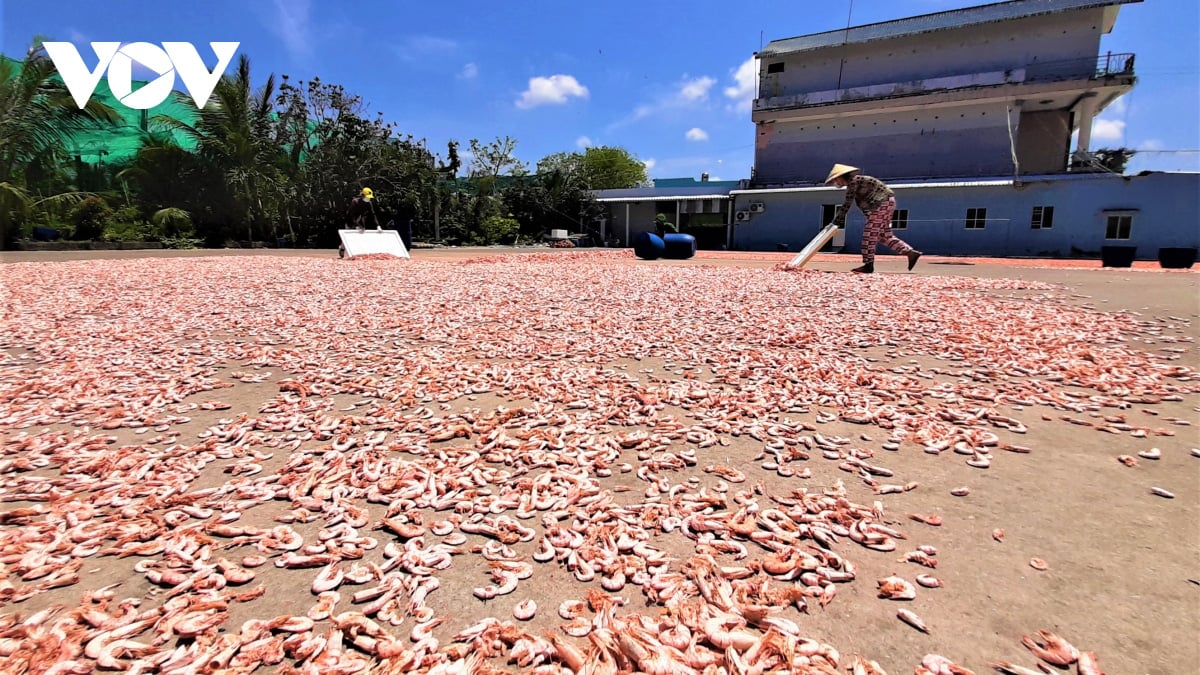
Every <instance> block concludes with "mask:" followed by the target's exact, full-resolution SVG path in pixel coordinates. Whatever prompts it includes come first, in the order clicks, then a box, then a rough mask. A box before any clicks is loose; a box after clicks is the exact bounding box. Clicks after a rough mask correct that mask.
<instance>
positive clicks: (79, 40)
mask: <svg viewBox="0 0 1200 675" xmlns="http://www.w3.org/2000/svg"><path fill="white" fill-rule="evenodd" d="M67 30H69V31H70V33H69V35H68V36H67V39H68V40H70V41H71V42H74V43H75V44H77V45H86V44H88V43H89V42H91V40H89V39H88V36H86V35H84V34H83V33H81V32H79V31H78V30H77V29H75V28H68V29H67Z"/></svg>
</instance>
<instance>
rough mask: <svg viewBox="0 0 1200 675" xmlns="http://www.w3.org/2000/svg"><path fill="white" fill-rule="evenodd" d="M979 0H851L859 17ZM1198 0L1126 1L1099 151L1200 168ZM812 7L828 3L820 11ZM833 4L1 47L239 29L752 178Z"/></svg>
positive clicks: (252, 49)
mask: <svg viewBox="0 0 1200 675" xmlns="http://www.w3.org/2000/svg"><path fill="white" fill-rule="evenodd" d="M978 4H984V3H982V2H979V1H961V0H857V1H856V2H854V3H853V12H852V14H851V16H850V19H851V23H853V24H854V25H860V24H864V23H873V22H877V21H887V20H891V19H897V18H902V17H906V16H912V15H917V14H925V13H930V12H937V11H943V10H948V9H958V8H962V7H969V6H973V5H978ZM1198 6H1200V3H1197V2H1196V0H1148V1H1147V2H1144V3H1140V4H1133V5H1126V6H1124V7H1122V9H1121V11H1120V15H1119V18H1118V20H1117V23H1116V27H1115V29H1114V31H1113V33H1112V34H1110V35H1107V36H1105V37H1104V38H1103V41H1102V43H1101V50H1102V51H1111V52H1113V53H1121V52H1135V53H1136V54H1137V66H1136V71H1137V74H1138V76H1139V78H1140V80H1139V83H1138V85H1137V86H1136V87H1135V88H1134V90H1133V91H1132V92H1131V93H1130V94H1129V95H1127V96H1126V97H1124V98H1123V99H1121V100H1119V101H1118V102H1117V104H1116V105H1114V106H1112V107H1110V108H1109V109H1108V110H1106V111H1105V112H1104V113H1103V114H1102V115H1101V116H1100V117H1099V118H1098V120H1097V123H1096V125H1095V127H1094V128H1093V145H1092V147H1093V148H1100V147H1116V146H1121V145H1125V146H1129V147H1134V148H1138V149H1140V150H1144V151H1145V152H1144V153H1142V154H1140V155H1139V156H1137V157H1135V158H1134V160H1133V162H1132V164H1131V165H1130V169H1131V170H1135V171H1136V170H1142V169H1159V170H1191V171H1200V154H1197V153H1196V152H1191V153H1179V152H1173V151H1179V150H1191V151H1196V150H1198V149H1200V46H1198V45H1200V9H1198ZM818 8H821V9H825V10H826V11H824V12H821V11H818ZM849 10H850V2H849V0H835V1H833V2H825V3H815V2H794V1H793V2H783V1H778V0H777V1H775V2H765V1H759V0H740V1H739V2H728V1H720V2H716V1H708V0H695V1H691V2H673V1H672V2H668V1H661V2H655V1H654V0H641V1H639V2H627V1H624V0H606V1H604V2H593V3H572V2H562V1H561V0H559V1H557V2H547V1H541V0H528V1H522V0H517V1H515V2H498V1H496V0H490V1H488V2H474V1H471V0H460V1H459V2H454V3H441V2H386V1H380V0H351V1H346V2H332V1H330V2H316V1H313V0H238V1H232V0H204V1H202V2H196V1H194V0H190V1H188V2H171V1H170V0H157V1H149V0H113V1H108V2H97V1H96V0H43V1H41V2H38V1H35V0H19V1H15V2H14V1H13V0H0V40H2V42H0V51H3V53H4V54H6V55H9V56H19V55H20V54H22V53H23V52H24V50H25V48H26V47H27V46H28V43H29V41H30V39H31V38H32V36H34V35H35V34H42V35H46V36H48V37H50V38H52V39H54V40H64V41H72V42H75V43H76V44H77V45H80V46H82V47H83V49H82V50H81V54H83V55H84V60H85V62H87V63H88V64H89V66H90V65H91V64H93V63H94V60H95V57H94V56H93V54H92V52H91V51H90V48H88V47H87V46H86V43H87V42H89V41H121V42H134V41H144V42H155V43H157V42H164V41H183V42H193V43H196V44H197V47H198V48H199V49H200V52H201V54H202V55H203V56H204V57H205V58H206V63H209V65H210V66H211V65H212V62H213V61H214V59H213V57H212V55H211V52H210V51H209V49H208V46H207V42H209V41H236V42H240V43H241V46H240V47H239V49H238V53H239V54H242V53H244V54H247V55H249V56H250V57H251V61H252V64H253V70H254V73H255V79H256V81H257V82H262V81H263V80H264V79H265V78H266V76H267V75H268V74H269V73H271V72H274V73H276V75H280V74H284V73H286V74H288V75H290V76H291V77H292V79H293V80H295V79H297V78H299V79H309V78H311V77H313V76H320V77H321V79H322V80H324V81H326V82H333V83H337V84H341V85H343V86H344V87H346V89H347V90H349V91H350V92H353V93H356V94H359V95H360V96H362V97H363V99H364V100H365V101H366V102H367V104H368V106H369V108H370V110H372V111H381V112H383V114H384V117H385V118H386V119H388V120H391V121H394V122H397V123H398V124H399V126H400V130H401V131H402V132H403V133H406V134H409V133H411V134H412V135H414V136H416V137H418V138H425V139H427V141H428V143H429V147H430V148H431V149H432V150H434V151H436V152H439V153H443V154H444V152H445V144H446V142H447V141H449V140H458V141H460V142H461V143H462V146H463V148H464V149H465V148H466V142H467V140H468V139H470V138H478V139H480V140H481V141H485V142H486V141H489V140H492V139H494V138H496V137H497V136H504V135H508V136H511V137H513V138H515V139H516V140H517V143H518V145H517V154H518V156H519V157H520V159H522V160H524V161H526V162H527V163H529V164H530V166H531V167H532V165H533V164H534V163H536V162H537V160H538V159H540V158H542V157H544V156H545V155H548V154H551V153H554V152H563V151H574V150H578V149H579V148H580V147H584V146H586V145H588V144H594V145H617V146H622V147H624V148H626V149H627V150H629V151H630V152H632V153H633V154H634V155H636V156H637V157H639V158H640V159H642V160H643V161H645V162H646V163H647V165H648V166H649V168H650V175H651V177H656V178H667V177H682V176H692V177H698V176H699V175H700V172H702V171H707V172H709V174H710V175H711V176H712V177H713V179H724V180H733V179H739V178H746V177H748V176H749V174H750V167H751V165H752V163H753V156H754V149H753V138H754V136H753V134H754V127H753V124H752V123H751V122H750V114H749V106H750V100H751V99H752V98H753V91H754V79H755V77H754V73H753V70H752V65H753V61H752V60H750V59H751V55H752V54H753V52H754V51H756V50H757V49H758V48H759V47H760V39H761V44H765V43H766V42H770V41H771V40H773V39H780V38H785V37H791V36H795V35H803V34H807V33H816V32H822V31H827V30H834V29H838V28H843V27H845V25H846V22H847V13H848V11H849Z"/></svg>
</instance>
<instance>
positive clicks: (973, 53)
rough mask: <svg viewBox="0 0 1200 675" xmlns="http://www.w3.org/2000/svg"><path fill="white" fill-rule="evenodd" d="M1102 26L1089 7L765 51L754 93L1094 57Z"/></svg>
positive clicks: (1087, 72) (856, 84) (796, 91)
mask: <svg viewBox="0 0 1200 675" xmlns="http://www.w3.org/2000/svg"><path fill="white" fill-rule="evenodd" d="M1103 29H1104V10H1103V9H1101V8H1095V9H1088V10H1076V11H1070V12H1063V13H1060V14H1051V15H1043V16H1034V17H1026V18H1021V19H1013V20H1009V21H1000V22H995V23H987V24H979V25H974V26H965V27H962V28H957V29H953V30H944V31H938V32H934V33H928V34H920V35H905V36H901V37H897V38H892V39H888V40H878V41H874V42H867V43H863V44H852V45H846V46H845V47H840V46H839V47H833V48H826V49H820V50H813V51H809V52H798V53H794V54H783V55H780V56H778V57H769V56H764V58H763V60H762V62H761V64H760V79H759V94H758V95H759V97H760V98H766V97H773V96H789V95H794V94H804V93H808V92H817V91H826V90H832V89H838V88H841V89H851V88H855V87H865V86H870V85H875V84H881V83H886V82H906V81H911V80H925V79H930V78H938V77H948V76H952V75H964V74H970V73H985V72H992V71H1004V70H1009V69H1018V68H1025V67H1026V66H1027V65H1028V64H1034V63H1038V64H1041V63H1045V62H1055V61H1064V60H1071V59H1094V58H1096V56H1097V54H1098V52H1099V49H1100V34H1101V33H1102V31H1103ZM843 59H844V60H843ZM779 61H782V62H783V63H784V70H783V72H782V73H767V65H768V64H770V63H774V62H779ZM1077 67H1078V66H1077ZM1092 68H1093V66H1089V65H1086V64H1085V65H1084V66H1083V69H1082V71H1081V72H1078V73H1075V74H1077V75H1083V76H1084V77H1087V76H1089V75H1091V73H1092ZM1064 74H1067V73H1064ZM839 82H840V87H839Z"/></svg>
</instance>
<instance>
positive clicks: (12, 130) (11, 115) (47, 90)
mask: <svg viewBox="0 0 1200 675" xmlns="http://www.w3.org/2000/svg"><path fill="white" fill-rule="evenodd" d="M56 75H57V71H56V70H55V68H54V63H53V62H52V61H51V60H50V57H49V56H47V54H46V51H45V49H44V48H43V47H42V41H41V39H40V38H39V39H36V40H34V43H33V45H32V46H31V47H30V48H29V50H28V51H27V52H26V53H25V59H24V60H23V61H20V62H18V61H13V60H9V59H5V58H0V230H2V231H3V234H4V237H3V239H4V243H5V244H7V243H9V241H10V239H12V238H14V237H15V233H14V232H12V225H13V224H14V223H15V222H16V219H17V218H20V217H23V216H26V215H28V214H29V213H31V212H32V211H35V210H37V209H39V208H44V207H50V206H54V205H59V204H62V203H64V202H68V203H69V202H73V201H78V200H80V199H82V198H84V197H87V196H88V195H87V194H84V193H75V192H67V193H63V194H59V195H53V196H40V195H38V194H37V193H36V191H35V190H34V189H33V186H31V185H29V184H28V182H27V178H28V172H29V169H31V168H33V169H35V171H34V173H43V174H48V173H52V169H53V168H54V167H55V165H56V164H57V163H58V162H59V161H60V160H61V156H62V150H63V147H64V145H65V143H66V141H67V140H68V139H69V137H70V135H71V134H72V133H73V132H77V131H82V130H85V129H90V128H95V127H96V126H97V125H104V124H109V125H114V124H117V123H118V122H119V121H120V119H121V118H120V115H119V114H118V113H117V111H115V110H113V109H112V108H111V107H109V106H107V105H105V104H103V103H100V102H98V101H88V103H87V105H86V106H85V107H83V108H82V109H80V108H79V107H78V106H76V104H75V101H74V99H72V98H71V93H70V92H69V91H67V88H66V86H65V85H64V84H63V83H62V81H61V79H59V78H57V77H56Z"/></svg>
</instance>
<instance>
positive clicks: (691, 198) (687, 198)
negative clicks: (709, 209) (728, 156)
mask: <svg viewBox="0 0 1200 675" xmlns="http://www.w3.org/2000/svg"><path fill="white" fill-rule="evenodd" d="M702 199H729V195H728V194H722V195H670V194H666V195H664V194H655V195H652V196H649V197H597V198H596V201H598V202H657V201H664V202H669V201H676V202H695V201H700V200H702Z"/></svg>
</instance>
